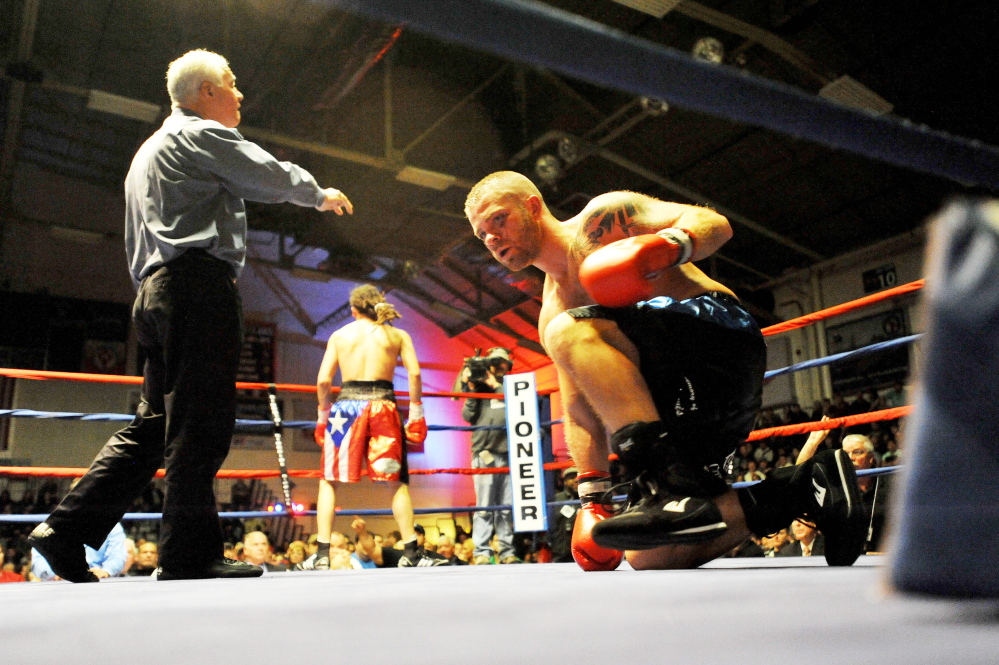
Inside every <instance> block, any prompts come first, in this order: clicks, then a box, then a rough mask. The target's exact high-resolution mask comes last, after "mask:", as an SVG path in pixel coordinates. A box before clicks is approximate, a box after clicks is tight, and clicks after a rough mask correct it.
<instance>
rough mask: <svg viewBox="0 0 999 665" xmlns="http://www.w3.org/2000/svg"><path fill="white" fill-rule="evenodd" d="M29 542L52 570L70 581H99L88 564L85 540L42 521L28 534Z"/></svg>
mask: <svg viewBox="0 0 999 665" xmlns="http://www.w3.org/2000/svg"><path fill="white" fill-rule="evenodd" d="M28 544H29V545H31V546H32V547H34V548H35V549H36V550H38V551H39V552H40V553H41V555H42V556H43V557H45V560H46V561H47V562H48V564H49V568H51V569H52V572H53V573H55V574H56V575H58V576H59V577H61V578H62V579H64V580H69V581H70V582H99V581H100V580H99V579H98V578H97V576H96V575H94V574H93V573H92V572H90V568H89V567H88V566H87V552H86V550H85V549H84V544H83V541H81V540H78V539H76V538H73V537H72V536H70V535H68V534H63V533H57V532H56V531H55V530H53V529H52V527H50V526H49V525H48V523H47V522H42V523H41V524H39V525H38V526H36V527H35V529H34V531H32V532H31V535H29V536H28Z"/></svg>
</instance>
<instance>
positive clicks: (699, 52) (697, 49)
mask: <svg viewBox="0 0 999 665" xmlns="http://www.w3.org/2000/svg"><path fill="white" fill-rule="evenodd" d="M690 53H691V55H693V56H694V57H695V58H697V59H698V60H703V61H704V62H711V63H714V64H716V65H717V64H719V63H721V61H722V60H724V59H725V45H724V44H722V43H721V41H720V40H718V39H715V38H714V37H701V38H700V39H698V40H697V42H696V43H695V44H694V48H692V49H691V50H690Z"/></svg>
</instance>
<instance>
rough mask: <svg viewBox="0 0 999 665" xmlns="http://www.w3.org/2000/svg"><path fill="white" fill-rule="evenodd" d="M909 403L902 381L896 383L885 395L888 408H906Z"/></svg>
mask: <svg viewBox="0 0 999 665" xmlns="http://www.w3.org/2000/svg"><path fill="white" fill-rule="evenodd" d="M907 403H908V399H907V398H906V395H905V386H903V385H902V382H901V381H895V382H894V383H892V385H891V388H889V389H888V391H887V392H886V393H885V404H886V408H889V409H893V408H895V407H898V406H905V405H906V404H907Z"/></svg>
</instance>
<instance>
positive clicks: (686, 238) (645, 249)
mask: <svg viewBox="0 0 999 665" xmlns="http://www.w3.org/2000/svg"><path fill="white" fill-rule="evenodd" d="M693 253H694V241H693V239H692V238H691V236H690V234H688V233H687V232H686V231H683V230H681V229H676V228H669V229H663V230H662V231H660V232H659V233H658V234H656V233H652V234H648V235H641V236H634V237H632V238H625V239H624V240H618V241H616V242H612V243H610V244H609V245H607V246H605V247H601V248H600V249H598V250H596V251H595V252H593V253H592V254H590V255H589V256H587V257H586V258H585V259H584V260H583V263H582V264H581V265H580V266H579V282H580V284H582V285H583V288H584V289H586V292H587V293H589V294H590V297H591V298H593V300H594V301H596V302H597V303H599V304H601V305H603V306H604V307H627V306H628V305H634V304H635V303H636V302H639V301H642V300H648V299H649V298H651V297H653V295H654V294H653V292H652V288H653V284H652V281H651V280H653V279H655V278H656V277H659V276H660V275H661V274H662V273H663V271H665V270H666V269H667V268H672V267H673V266H677V265H680V264H681V263H684V262H686V261H688V260H689V259H690V257H691V256H692V255H693Z"/></svg>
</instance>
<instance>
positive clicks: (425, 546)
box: [413, 524, 444, 565]
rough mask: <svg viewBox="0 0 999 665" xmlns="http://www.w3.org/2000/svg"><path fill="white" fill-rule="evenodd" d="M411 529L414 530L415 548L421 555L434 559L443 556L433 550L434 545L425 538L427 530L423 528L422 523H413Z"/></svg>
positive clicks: (434, 548)
mask: <svg viewBox="0 0 999 665" xmlns="http://www.w3.org/2000/svg"><path fill="white" fill-rule="evenodd" d="M413 530H414V531H416V549H417V551H418V552H419V553H420V556H421V557H426V558H429V559H434V560H440V559H443V558H444V557H442V556H441V555H440V554H438V553H437V552H436V551H435V550H436V549H437V548H436V545H435V544H434V543H431V542H430V541H428V540H427V532H426V530H425V529H424V528H423V525H422V524H414V525H413ZM424 565H428V564H424Z"/></svg>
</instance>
